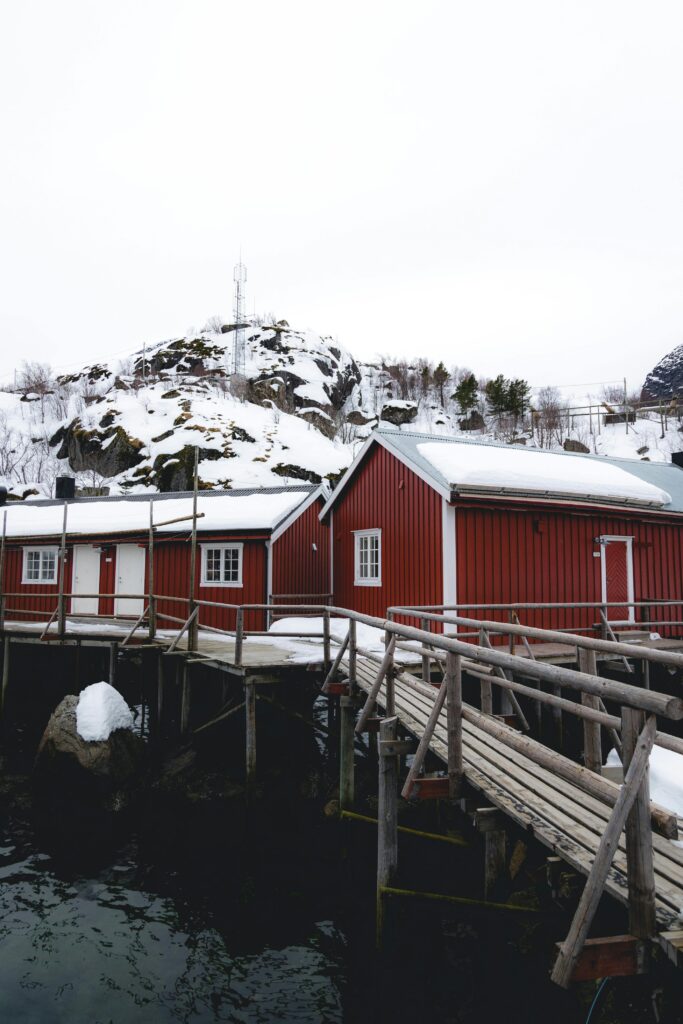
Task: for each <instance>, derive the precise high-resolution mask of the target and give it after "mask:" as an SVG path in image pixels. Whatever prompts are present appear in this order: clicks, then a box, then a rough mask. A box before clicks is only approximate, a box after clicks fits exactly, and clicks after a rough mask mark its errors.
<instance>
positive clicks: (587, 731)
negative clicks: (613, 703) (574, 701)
mask: <svg viewBox="0 0 683 1024" xmlns="http://www.w3.org/2000/svg"><path fill="white" fill-rule="evenodd" d="M577 654H578V663H579V672H588V673H589V674H590V675H594V676H597V674H598V665H597V658H596V654H595V651H589V650H586V648H585V647H579V648H577ZM581 703H582V704H583V706H584V707H586V708H593V710H594V711H599V710H600V698H599V697H596V696H595V695H594V694H592V693H582V694H581ZM583 763H584V764H585V766H586V768H588V770H589V771H591V772H597V774H598V775H599V774H600V771H601V769H602V740H601V735H600V724H599V723H598V722H591V721H590V720H589V719H587V718H584V719H583ZM648 818H649V815H648Z"/></svg>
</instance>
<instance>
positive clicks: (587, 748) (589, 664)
mask: <svg viewBox="0 0 683 1024" xmlns="http://www.w3.org/2000/svg"><path fill="white" fill-rule="evenodd" d="M577 655H578V663H579V671H580V672H588V673H590V674H591V675H594V676H597V674H598V665H597V657H596V654H595V651H589V650H586V648H585V647H579V648H577ZM581 703H582V705H583V706H584V707H586V708H592V709H593V710H594V711H599V710H600V698H599V697H596V696H595V694H592V693H582V694H581ZM583 763H584V765H585V766H586V768H588V770H589V771H591V772H596V773H597V774H598V775H599V774H600V770H601V768H602V741H601V737H600V725H599V724H598V723H597V722H590V721H588V719H586V718H584V719H583Z"/></svg>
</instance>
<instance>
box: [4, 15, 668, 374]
mask: <svg viewBox="0 0 683 1024" xmlns="http://www.w3.org/2000/svg"><path fill="white" fill-rule="evenodd" d="M682 30H683V8H682V7H681V5H680V2H657V0H654V2H653V0H649V2H647V3H646V2H645V0H642V2H639V3H633V2H629V0H620V2H604V0H588V2H584V0H574V2H573V3H571V4H567V3H558V2H553V0H539V2H532V0H517V2H516V3H510V2H509V0H490V2H480V3H475V2H472V0H466V2H463V0H450V2H434V0H420V2H419V3H418V2H415V0H410V2H403V0H390V2H384V0H364V2H356V0H345V3H343V4H342V3H335V4H333V3H330V2H325V0H312V2H307V0H288V2H284V0H241V2H240V3H235V2H233V0H134V2H131V0H117V2H113V0H110V2H108V3H105V2H102V0H81V2H79V0H61V2H60V3H56V2H54V0H22V2H21V3H9V2H8V0H6V2H5V3H4V5H3V6H2V14H1V21H0V97H2V98H1V99H0V131H1V136H0V138H1V140H2V149H1V151H0V281H1V286H0V339H1V341H2V352H1V355H0V374H3V375H6V374H7V373H8V372H9V371H10V370H11V369H12V367H13V366H14V365H15V364H16V362H17V361H18V360H20V359H22V358H38V359H41V360H50V361H51V362H52V363H53V364H54V365H57V366H60V367H62V366H68V365H72V364H80V363H81V362H82V361H92V360H94V359H96V358H98V357H106V356H110V355H113V354H114V353H118V352H123V351H127V350H130V349H131V348H133V347H136V346H138V345H140V344H142V342H143V340H145V339H146V340H147V341H149V342H152V341H155V340H159V339H162V338H165V337H169V336H172V335H176V334H179V333H183V332H184V331H185V330H186V329H187V328H188V327H190V326H191V325H194V326H197V327H199V326H201V325H202V324H203V323H204V321H205V320H206V319H207V318H208V317H209V316H211V315H212V314H214V313H221V314H223V315H224V316H225V317H226V319H229V316H230V309H231V305H232V268H233V264H234V263H235V262H236V261H237V258H238V256H239V250H240V245H241V246H242V251H243V256H244V260H245V262H246V264H247V266H248V272H249V280H248V284H247V288H248V295H249V304H250V305H251V304H252V303H253V302H254V301H255V304H256V308H257V310H259V311H263V312H270V311H272V312H275V313H276V314H277V316H278V317H284V318H286V319H288V320H289V321H290V323H291V324H292V325H296V326H309V327H313V328H315V329H317V330H319V331H321V332H323V333H329V334H333V335H336V336H337V337H338V339H339V340H340V341H341V342H342V343H343V344H345V345H347V346H348V347H349V348H350V349H351V350H352V351H354V352H355V353H356V354H358V355H362V356H370V355H372V354H374V353H376V352H382V353H387V354H394V355H396V356H401V355H410V354H420V355H429V356H431V357H432V358H434V359H439V358H442V359H444V360H445V361H446V362H447V363H448V364H453V363H457V364H460V365H463V364H466V365H469V366H471V367H472V368H473V369H474V370H475V371H477V372H479V373H485V374H495V373H497V372H501V371H502V372H503V373H505V374H507V375H510V374H515V375H524V376H526V377H527V378H528V379H529V380H530V381H531V382H532V384H543V383H551V384H564V383H571V382H583V381H600V380H607V379H611V378H617V377H622V376H624V375H626V376H627V378H628V379H629V383H630V384H632V385H634V386H635V385H639V384H640V383H641V382H642V378H643V376H644V374H645V372H646V371H647V370H648V369H649V368H650V367H651V366H652V365H653V363H654V362H655V361H656V360H657V359H659V358H660V357H661V356H662V355H663V354H664V353H665V352H667V351H668V350H670V349H671V348H672V347H673V346H674V345H676V344H678V343H680V342H681V341H683V295H682V289H681V284H682V279H683V204H682V195H681V189H682V186H683V123H682V121H683V117H682V114H683V61H682V60H681V38H682Z"/></svg>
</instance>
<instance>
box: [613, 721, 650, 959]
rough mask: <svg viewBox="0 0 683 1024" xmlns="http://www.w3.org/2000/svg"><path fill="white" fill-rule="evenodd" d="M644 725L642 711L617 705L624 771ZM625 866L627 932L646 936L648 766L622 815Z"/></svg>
mask: <svg viewBox="0 0 683 1024" xmlns="http://www.w3.org/2000/svg"><path fill="white" fill-rule="evenodd" d="M644 725H645V713H644V712H643V711H637V710H635V709H634V708H628V707H623V708H622V709H621V741H622V744H623V750H622V762H623V766H624V771H625V772H626V771H627V770H628V766H629V765H630V763H631V761H632V760H633V756H634V754H635V750H636V745H637V743H638V736H639V734H640V732H641V730H642V729H643V727H644ZM626 866H627V869H628V910H629V932H630V934H631V935H635V936H636V938H638V939H649V938H650V937H651V936H652V935H653V934H654V931H655V876H654V864H653V856H652V833H651V831H650V782H649V768H647V767H646V768H645V771H644V773H643V778H642V781H641V783H640V786H639V787H638V792H637V795H636V798H635V801H634V803H633V807H632V808H631V811H630V813H629V816H628V818H627V819H626Z"/></svg>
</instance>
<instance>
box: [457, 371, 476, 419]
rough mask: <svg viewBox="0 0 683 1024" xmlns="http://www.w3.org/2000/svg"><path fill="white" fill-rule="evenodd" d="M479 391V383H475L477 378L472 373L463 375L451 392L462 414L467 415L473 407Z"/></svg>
mask: <svg viewBox="0 0 683 1024" xmlns="http://www.w3.org/2000/svg"><path fill="white" fill-rule="evenodd" d="M478 393H479V385H478V384H477V378H476V377H475V376H474V374H473V373H470V374H468V375H467V376H466V377H463V378H462V380H461V381H460V383H459V384H458V386H457V388H456V389H455V391H454V392H453V398H454V399H455V401H456V402H457V403H458V405H459V406H460V409H461V411H462V413H463V415H465V416H467V414H468V412H469V411H470V409H474V407H475V405H476V404H477V394H478Z"/></svg>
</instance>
